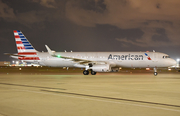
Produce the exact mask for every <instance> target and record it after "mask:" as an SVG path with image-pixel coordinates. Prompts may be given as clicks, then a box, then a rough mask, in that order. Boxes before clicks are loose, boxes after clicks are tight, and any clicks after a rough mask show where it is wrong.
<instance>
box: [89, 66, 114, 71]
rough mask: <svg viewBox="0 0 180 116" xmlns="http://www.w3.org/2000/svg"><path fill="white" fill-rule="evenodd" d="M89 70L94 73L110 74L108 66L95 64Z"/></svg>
mask: <svg viewBox="0 0 180 116" xmlns="http://www.w3.org/2000/svg"><path fill="white" fill-rule="evenodd" d="M91 69H92V70H93V71H95V72H110V71H111V67H110V66H109V64H96V65H93V66H92V67H91Z"/></svg>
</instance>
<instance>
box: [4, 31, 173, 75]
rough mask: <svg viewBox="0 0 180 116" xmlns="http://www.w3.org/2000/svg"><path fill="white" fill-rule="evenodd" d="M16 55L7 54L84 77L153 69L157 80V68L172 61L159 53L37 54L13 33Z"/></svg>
mask: <svg viewBox="0 0 180 116" xmlns="http://www.w3.org/2000/svg"><path fill="white" fill-rule="evenodd" d="M14 37H15V41H16V46H17V51H18V53H15V54H9V53H5V54H6V55H10V56H11V57H12V58H15V59H19V60H21V61H25V62H30V63H34V64H39V65H41V66H50V67H76V68H84V69H85V70H84V71H83V74H84V75H88V74H89V73H91V74H92V75H96V72H111V71H118V70H119V68H120V67H126V68H153V69H154V75H155V76H157V75H158V73H157V68H160V67H170V66H174V65H175V64H176V61H175V60H174V59H172V58H170V57H169V55H167V54H164V53H160V52H155V51H153V52H55V51H52V50H51V49H50V48H49V47H48V46H47V45H45V47H46V49H47V51H48V52H39V51H37V50H36V49H35V48H34V47H33V46H32V44H31V43H30V42H29V41H28V39H27V38H26V37H25V36H24V34H23V33H22V32H21V31H19V30H14Z"/></svg>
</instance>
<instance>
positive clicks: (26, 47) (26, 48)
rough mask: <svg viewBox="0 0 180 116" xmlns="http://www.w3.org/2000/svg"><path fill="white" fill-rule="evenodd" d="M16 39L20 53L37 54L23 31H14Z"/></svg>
mask: <svg viewBox="0 0 180 116" xmlns="http://www.w3.org/2000/svg"><path fill="white" fill-rule="evenodd" d="M14 37H15V41H16V46H17V51H18V53H26V52H27V53H34V52H37V51H36V50H35V49H34V47H33V46H32V45H31V43H30V42H29V41H28V39H27V38H26V37H25V36H24V34H23V33H22V32H21V31H19V30H14Z"/></svg>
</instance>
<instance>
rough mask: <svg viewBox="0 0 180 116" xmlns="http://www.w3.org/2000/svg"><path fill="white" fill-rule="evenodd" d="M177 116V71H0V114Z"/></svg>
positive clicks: (179, 114)
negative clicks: (84, 72)
mask: <svg viewBox="0 0 180 116" xmlns="http://www.w3.org/2000/svg"><path fill="white" fill-rule="evenodd" d="M120 115H121V116H152V115H153V116H180V75H179V74H178V73H176V74H159V75H158V76H154V75H153V74H119V73H118V74H117V73H109V74H107V75H105V74H98V75H96V76H93V75H88V76H84V75H82V74H78V73H77V74H76V75H19V74H12V75H10V74H7V75H2V74H1V75H0V116H120Z"/></svg>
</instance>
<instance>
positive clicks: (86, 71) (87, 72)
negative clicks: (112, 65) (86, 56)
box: [83, 70, 96, 75]
mask: <svg viewBox="0 0 180 116" xmlns="http://www.w3.org/2000/svg"><path fill="white" fill-rule="evenodd" d="M83 74H84V75H88V74H89V71H88V70H84V71H83ZM91 74H92V75H96V72H95V71H93V70H91Z"/></svg>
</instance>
